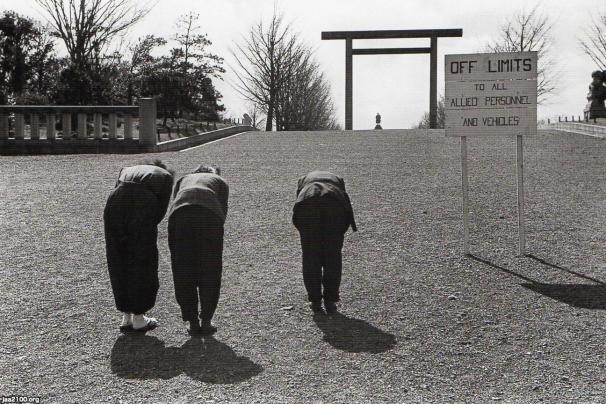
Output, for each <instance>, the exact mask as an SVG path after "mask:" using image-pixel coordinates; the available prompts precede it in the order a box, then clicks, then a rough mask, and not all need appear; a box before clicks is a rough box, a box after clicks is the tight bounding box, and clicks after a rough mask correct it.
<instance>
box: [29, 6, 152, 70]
mask: <svg viewBox="0 0 606 404" xmlns="http://www.w3.org/2000/svg"><path fill="white" fill-rule="evenodd" d="M36 2H37V3H38V4H39V5H40V6H41V7H42V8H43V9H44V11H46V13H47V14H48V16H49V21H50V23H51V25H52V26H53V28H54V30H55V31H56V32H55V35H57V36H58V37H59V38H61V39H62V40H63V42H64V43H65V47H66V48H67V53H68V55H69V58H70V61H71V63H72V64H74V65H76V66H88V65H89V64H90V62H91V60H93V59H98V58H99V57H100V56H101V55H102V54H103V53H104V52H105V51H106V48H107V46H108V45H109V43H110V42H111V41H112V39H113V38H115V36H116V35H118V34H120V33H123V32H124V31H125V30H127V29H128V28H129V27H131V26H132V25H133V24H135V23H137V22H138V21H140V20H141V19H142V18H143V17H145V15H146V14H147V13H148V12H149V10H150V8H138V7H137V5H136V4H137V3H136V2H135V1H133V0H36Z"/></svg>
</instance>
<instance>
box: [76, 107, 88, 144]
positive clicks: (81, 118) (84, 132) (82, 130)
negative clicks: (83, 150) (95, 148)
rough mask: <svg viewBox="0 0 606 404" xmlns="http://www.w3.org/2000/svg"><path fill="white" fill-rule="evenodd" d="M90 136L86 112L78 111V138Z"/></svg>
mask: <svg viewBox="0 0 606 404" xmlns="http://www.w3.org/2000/svg"><path fill="white" fill-rule="evenodd" d="M86 138H88V128H87V127H86V113H84V112H78V139H86Z"/></svg>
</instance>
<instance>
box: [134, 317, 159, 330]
mask: <svg viewBox="0 0 606 404" xmlns="http://www.w3.org/2000/svg"><path fill="white" fill-rule="evenodd" d="M150 320H152V321H155V318H152V317H147V316H146V315H144V314H133V328H143V327H145V326H146V325H147V323H149V321H150Z"/></svg>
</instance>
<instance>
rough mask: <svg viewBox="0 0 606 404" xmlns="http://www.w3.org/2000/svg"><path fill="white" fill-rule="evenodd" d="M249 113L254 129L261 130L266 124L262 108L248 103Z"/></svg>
mask: <svg viewBox="0 0 606 404" xmlns="http://www.w3.org/2000/svg"><path fill="white" fill-rule="evenodd" d="M247 113H248V116H250V119H251V121H252V127H253V128H255V129H259V126H262V125H263V123H264V122H265V119H263V118H261V115H262V113H261V108H260V107H259V106H258V105H257V104H255V103H254V102H248V107H247Z"/></svg>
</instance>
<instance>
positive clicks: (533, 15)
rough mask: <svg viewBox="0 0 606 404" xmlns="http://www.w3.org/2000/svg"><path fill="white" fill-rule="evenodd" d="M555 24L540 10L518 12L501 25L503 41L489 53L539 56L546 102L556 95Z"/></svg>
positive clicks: (539, 88)
mask: <svg viewBox="0 0 606 404" xmlns="http://www.w3.org/2000/svg"><path fill="white" fill-rule="evenodd" d="M552 28H553V22H552V21H551V19H550V18H549V17H548V16H547V15H544V14H541V13H540V12H539V10H538V6H536V7H535V8H533V9H532V10H530V11H525V10H522V11H518V12H516V13H515V14H514V15H512V16H511V17H509V18H507V19H506V20H505V23H504V24H503V25H501V27H500V32H499V37H498V38H497V39H496V40H494V41H493V42H490V43H488V45H487V46H486V50H487V51H488V52H528V51H536V52H537V54H538V69H537V74H538V78H537V95H538V102H539V103H542V102H544V101H545V100H546V99H547V98H548V97H549V96H550V95H551V94H553V93H554V92H555V91H556V84H555V83H556V72H555V60H554V58H553V57H552V47H553V38H552V36H551V30H552Z"/></svg>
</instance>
